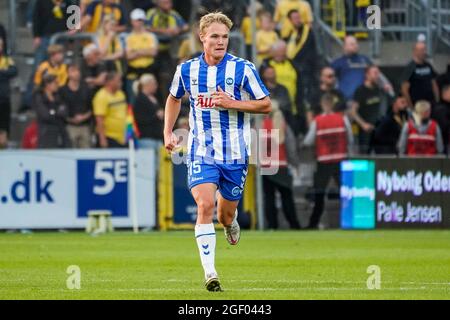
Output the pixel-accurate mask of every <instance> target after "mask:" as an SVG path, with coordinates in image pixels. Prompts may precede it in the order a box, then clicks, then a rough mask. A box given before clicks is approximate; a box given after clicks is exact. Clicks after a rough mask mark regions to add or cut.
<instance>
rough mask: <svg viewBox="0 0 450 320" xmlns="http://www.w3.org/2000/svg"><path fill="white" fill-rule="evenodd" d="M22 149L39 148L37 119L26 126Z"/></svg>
mask: <svg viewBox="0 0 450 320" xmlns="http://www.w3.org/2000/svg"><path fill="white" fill-rule="evenodd" d="M21 147H22V149H37V148H38V123H37V121H36V120H33V121H31V123H30V124H29V125H28V126H27V127H26V128H25V131H24V133H23V136H22V143H21Z"/></svg>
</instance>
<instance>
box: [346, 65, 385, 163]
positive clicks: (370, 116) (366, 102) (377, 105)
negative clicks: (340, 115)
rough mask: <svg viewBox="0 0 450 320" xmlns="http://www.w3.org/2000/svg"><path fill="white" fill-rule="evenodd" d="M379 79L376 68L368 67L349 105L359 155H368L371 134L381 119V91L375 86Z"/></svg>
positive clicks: (378, 72) (378, 71)
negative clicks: (355, 126) (357, 133)
mask: <svg viewBox="0 0 450 320" xmlns="http://www.w3.org/2000/svg"><path fill="white" fill-rule="evenodd" d="M379 78H380V70H379V69H378V67H377V66H374V65H372V66H369V67H368V68H367V69H366V73H365V80H364V84H363V85H361V86H360V87H358V88H357V89H356V91H355V94H354V96H353V101H352V104H351V105H352V106H351V110H350V115H351V117H352V119H353V120H354V121H355V122H356V123H357V124H358V127H359V135H358V145H359V152H360V153H361V154H369V153H370V151H371V146H370V143H371V136H372V132H373V129H374V128H375V124H376V123H377V120H379V118H380V117H381V90H380V88H379V87H378V85H377V83H378V81H379Z"/></svg>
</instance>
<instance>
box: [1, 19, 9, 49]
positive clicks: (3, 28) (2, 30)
mask: <svg viewBox="0 0 450 320" xmlns="http://www.w3.org/2000/svg"><path fill="white" fill-rule="evenodd" d="M6 38H7V37H6V29H5V27H4V26H3V24H1V23H0V39H1V40H2V41H3V52H4V53H8V41H7V39H6Z"/></svg>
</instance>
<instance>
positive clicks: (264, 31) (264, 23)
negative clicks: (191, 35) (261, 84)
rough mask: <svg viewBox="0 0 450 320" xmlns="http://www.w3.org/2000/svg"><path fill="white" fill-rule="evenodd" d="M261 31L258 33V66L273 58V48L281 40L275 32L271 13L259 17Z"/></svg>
mask: <svg viewBox="0 0 450 320" xmlns="http://www.w3.org/2000/svg"><path fill="white" fill-rule="evenodd" d="M259 21H260V25H261V29H260V30H258V31H257V32H256V51H257V53H258V56H257V60H258V64H261V63H262V62H263V60H265V59H268V58H271V49H272V46H273V45H274V44H275V43H276V42H277V41H278V40H279V38H278V34H277V33H276V32H275V25H274V23H273V19H272V16H271V15H270V13H269V12H263V13H261V14H260V15H259Z"/></svg>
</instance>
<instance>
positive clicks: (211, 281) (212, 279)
mask: <svg viewBox="0 0 450 320" xmlns="http://www.w3.org/2000/svg"><path fill="white" fill-rule="evenodd" d="M205 287H206V290H208V291H211V292H221V291H223V290H222V287H221V286H220V281H219V277H218V276H217V273H212V274H209V275H207V276H206V282H205Z"/></svg>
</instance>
